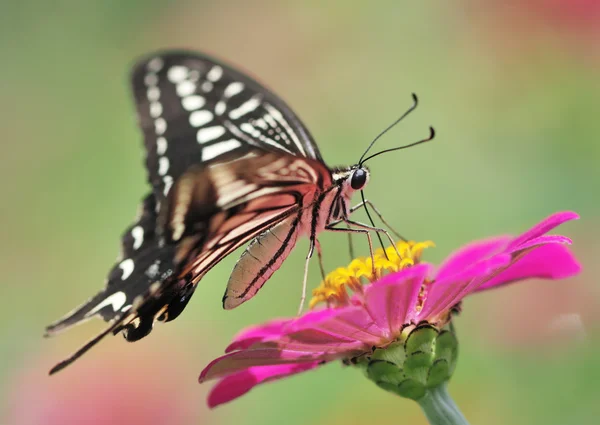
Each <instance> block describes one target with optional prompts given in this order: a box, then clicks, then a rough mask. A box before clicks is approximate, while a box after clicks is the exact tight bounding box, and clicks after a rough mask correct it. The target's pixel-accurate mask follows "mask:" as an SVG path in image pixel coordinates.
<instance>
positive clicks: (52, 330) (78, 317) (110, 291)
mask: <svg viewBox="0 0 600 425" xmlns="http://www.w3.org/2000/svg"><path fill="white" fill-rule="evenodd" d="M126 301H127V296H126V295H125V293H124V292H122V291H115V289H114V288H111V287H108V288H106V289H105V290H103V291H101V292H99V293H98V294H96V295H95V296H93V297H92V298H90V299H89V300H88V301H86V302H85V303H83V304H82V305H80V306H79V307H77V308H76V309H74V310H73V311H71V312H69V313H67V314H66V315H64V316H63V317H61V318H60V319H59V320H57V321H56V322H54V323H52V324H50V325H48V326H47V327H46V332H45V334H44V336H46V337H48V336H54V335H56V334H58V333H60V332H62V331H65V330H67V329H69V328H71V327H73V326H75V325H79V324H81V323H84V322H86V321H88V320H89V319H91V318H92V317H95V316H97V315H100V314H101V315H102V317H103V318H104V320H107V321H108V320H111V319H112V318H114V317H115V315H116V314H117V313H118V312H119V311H120V310H121V309H122V308H123V306H124V305H125V303H126ZM107 306H112V307H113V312H112V313H110V310H108V309H105V307H107ZM106 310H108V311H106Z"/></svg>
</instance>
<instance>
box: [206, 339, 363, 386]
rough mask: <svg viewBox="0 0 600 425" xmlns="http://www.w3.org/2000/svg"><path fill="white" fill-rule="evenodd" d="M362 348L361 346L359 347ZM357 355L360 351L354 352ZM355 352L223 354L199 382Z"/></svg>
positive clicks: (261, 350) (270, 350) (275, 350)
mask: <svg viewBox="0 0 600 425" xmlns="http://www.w3.org/2000/svg"><path fill="white" fill-rule="evenodd" d="M361 347H362V345H361ZM356 352H358V353H360V352H362V350H358V351H356ZM356 352H353V351H350V350H342V351H338V350H335V349H331V350H330V351H295V350H282V349H279V348H257V349H249V350H243V351H236V352H233V353H229V354H225V355H224V356H221V357H219V358H217V359H215V360H213V361H212V362H210V363H209V364H208V366H206V367H205V368H204V370H203V371H202V372H201V373H200V378H199V380H200V382H204V381H207V380H209V379H215V378H219V377H221V376H225V375H229V374H232V373H235V372H239V371H241V370H244V369H248V368H250V367H253V366H269V365H281V364H291V363H309V362H314V361H326V360H332V359H336V358H338V357H345V356H346V353H348V354H349V355H353V354H355V353H356Z"/></svg>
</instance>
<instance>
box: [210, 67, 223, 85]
mask: <svg viewBox="0 0 600 425" xmlns="http://www.w3.org/2000/svg"><path fill="white" fill-rule="evenodd" d="M222 75H223V68H221V67H220V66H219V65H215V66H213V67H212V68H211V70H210V71H208V74H206V78H207V79H208V80H210V81H212V82H213V83H214V82H215V81H219V80H220V79H221V76H222Z"/></svg>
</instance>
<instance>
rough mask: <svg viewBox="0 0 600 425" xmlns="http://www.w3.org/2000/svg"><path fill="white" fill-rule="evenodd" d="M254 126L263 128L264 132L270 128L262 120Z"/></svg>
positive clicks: (258, 120)
mask: <svg viewBox="0 0 600 425" xmlns="http://www.w3.org/2000/svg"><path fill="white" fill-rule="evenodd" d="M254 125H255V126H257V127H260V128H262V129H263V130H266V129H267V128H269V126H268V125H267V122H266V121H265V120H263V119H262V118H259V119H257V120H255V121H254Z"/></svg>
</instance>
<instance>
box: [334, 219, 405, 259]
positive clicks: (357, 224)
mask: <svg viewBox="0 0 600 425" xmlns="http://www.w3.org/2000/svg"><path fill="white" fill-rule="evenodd" d="M343 221H344V223H346V224H347V225H351V226H356V227H359V228H361V229H364V230H366V231H367V232H368V231H373V232H377V233H383V234H384V235H385V236H386V237H387V238H388V240H389V242H390V245H391V246H393V247H394V250H395V251H396V254H397V255H398V257H400V253H399V252H398V248H397V247H396V242H394V240H393V239H392V237H391V236H390V234H389V233H388V231H387V230H385V229H381V228H379V227H373V226H369V225H368V224H363V223H359V222H358V221H352V220H350V219H344V220H343ZM372 250H373V248H372V247H371V251H372ZM384 252H385V251H384ZM386 255H387V254H386Z"/></svg>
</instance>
